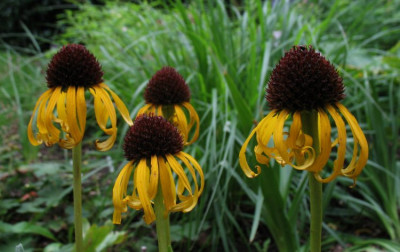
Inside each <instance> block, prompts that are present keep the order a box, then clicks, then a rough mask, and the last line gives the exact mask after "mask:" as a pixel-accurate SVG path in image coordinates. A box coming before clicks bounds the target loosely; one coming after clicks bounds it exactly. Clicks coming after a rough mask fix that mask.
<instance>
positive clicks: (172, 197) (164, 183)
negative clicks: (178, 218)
mask: <svg viewBox="0 0 400 252" xmlns="http://www.w3.org/2000/svg"><path fill="white" fill-rule="evenodd" d="M158 165H159V169H160V171H159V172H160V183H161V189H162V194H163V197H164V204H165V208H166V210H167V211H169V210H170V209H171V208H172V207H173V206H174V205H175V204H176V193H175V182H174V178H173V177H172V173H171V168H170V167H169V166H168V165H167V164H166V162H165V161H164V158H163V157H158Z"/></svg>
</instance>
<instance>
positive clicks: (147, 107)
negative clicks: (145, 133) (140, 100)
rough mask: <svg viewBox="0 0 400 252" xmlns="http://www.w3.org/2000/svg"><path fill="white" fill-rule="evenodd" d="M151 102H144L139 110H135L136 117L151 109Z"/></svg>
mask: <svg viewBox="0 0 400 252" xmlns="http://www.w3.org/2000/svg"><path fill="white" fill-rule="evenodd" d="M151 106H152V105H151V104H146V105H144V106H143V107H142V108H141V109H139V111H138V112H137V115H136V118H137V117H139V116H141V115H143V114H147V111H148V110H151Z"/></svg>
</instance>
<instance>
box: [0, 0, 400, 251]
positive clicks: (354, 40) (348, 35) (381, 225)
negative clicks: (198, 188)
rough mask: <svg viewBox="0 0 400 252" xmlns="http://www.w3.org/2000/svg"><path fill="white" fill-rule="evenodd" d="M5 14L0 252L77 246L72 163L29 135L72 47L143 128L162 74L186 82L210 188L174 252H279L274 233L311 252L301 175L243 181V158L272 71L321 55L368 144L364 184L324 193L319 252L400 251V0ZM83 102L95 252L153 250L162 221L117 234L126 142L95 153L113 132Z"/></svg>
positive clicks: (100, 6) (180, 221)
mask: <svg viewBox="0 0 400 252" xmlns="http://www.w3.org/2000/svg"><path fill="white" fill-rule="evenodd" d="M0 6H1V8H0V10H1V11H0V17H1V19H2V22H1V24H0V216H1V219H0V251H14V250H16V249H21V248H22V247H23V249H24V251H42V250H44V251H70V250H71V249H72V242H73V224H72V221H73V216H72V215H73V207H72V183H71V182H72V165H71V153H70V152H68V151H65V150H62V149H61V148H59V147H58V146H53V147H51V148H46V147H44V146H40V147H33V146H31V145H30V143H29V142H28V140H27V137H26V127H27V124H28V120H29V117H30V115H31V113H32V109H33V107H34V104H35V102H36V99H37V98H38V97H39V96H40V95H41V94H42V93H43V92H44V91H45V90H46V84H45V71H46V65H47V63H48V62H49V60H50V59H51V57H52V55H54V53H55V52H56V51H57V50H58V49H59V48H60V47H61V46H62V45H64V44H67V43H81V44H84V45H85V46H87V47H88V49H89V50H90V51H92V52H93V54H95V55H96V57H97V58H98V60H99V61H100V62H101V64H102V66H103V70H104V72H105V76H104V79H105V80H106V83H107V84H108V85H110V86H111V87H112V88H113V90H116V92H117V93H118V95H120V97H121V98H122V99H123V100H124V101H125V103H126V105H127V107H128V108H129V109H130V111H131V115H132V117H133V116H135V114H136V112H137V111H138V109H139V108H140V107H141V106H142V105H143V104H144V101H143V96H142V95H143V90H144V88H145V85H146V84H147V81H148V80H149V79H150V78H151V76H152V75H153V74H154V73H155V72H156V71H157V70H159V69H160V68H161V67H162V66H166V65H169V66H173V67H175V68H176V69H177V70H178V71H179V72H180V73H181V74H182V75H183V76H184V78H185V79H186V80H187V83H188V84H189V86H190V89H191V92H192V99H191V103H192V104H193V105H194V107H195V108H196V110H197V112H198V114H199V116H200V118H201V127H200V130H201V134H200V137H199V140H198V141H197V142H196V143H195V144H194V145H193V146H189V147H187V148H186V149H185V151H186V152H188V153H190V154H191V155H193V156H194V157H195V158H196V159H197V160H198V161H199V163H200V164H201V166H202V167H203V170H204V172H205V178H206V188H205V191H204V193H203V195H202V197H201V199H200V201H199V204H198V206H197V207H196V208H195V209H194V210H193V211H192V212H190V213H187V214H182V213H176V214H172V215H171V225H172V226H171V232H172V234H171V237H172V240H173V247H174V249H175V250H176V251H277V247H278V244H279V243H282V241H276V240H274V239H273V235H274V234H279V233H280V234H284V235H285V237H287V238H288V240H286V241H284V242H286V243H288V244H290V247H292V248H295V249H296V250H298V251H307V250H308V244H307V241H308V233H309V230H308V219H309V210H308V209H309V207H308V191H307V183H306V182H307V179H306V176H305V173H302V172H298V171H295V170H293V169H291V168H289V167H283V168H280V167H278V166H276V165H274V164H272V166H271V167H263V171H262V175H261V176H259V177H258V178H256V179H248V178H246V177H245V176H244V175H243V173H242V171H241V169H240V167H239V165H238V153H239V149H240V147H241V145H242V143H243V142H244V140H245V138H246V137H247V136H248V134H249V132H250V130H251V129H252V127H253V126H254V124H255V123H256V122H257V121H259V120H260V119H261V118H262V117H263V116H264V115H265V114H266V113H267V112H268V106H267V104H266V101H265V99H264V95H265V86H266V84H267V82H268V79H269V75H270V73H271V71H272V69H273V67H274V65H275V64H277V63H278V61H279V59H280V58H281V57H282V56H283V53H284V51H286V50H288V49H290V48H291V46H293V45H295V44H311V45H313V46H314V47H315V48H316V49H317V50H319V51H320V52H321V53H322V54H323V55H324V56H325V57H327V58H328V59H329V60H330V61H331V62H332V63H333V64H335V66H336V67H337V68H338V70H339V72H340V74H341V76H342V77H343V79H344V83H345V85H346V96H347V97H346V98H345V100H344V101H343V102H344V104H345V105H346V106H347V107H348V108H349V109H350V111H351V112H352V113H353V114H354V115H355V116H356V118H357V119H358V121H359V123H360V125H361V127H362V129H363V130H364V132H365V134H366V136H367V139H368V142H369V147H370V158H369V161H368V164H367V166H366V167H365V169H364V171H363V173H362V175H361V176H360V177H359V179H358V181H357V186H356V187H355V188H354V189H351V188H349V186H350V185H351V181H350V180H348V179H346V178H340V179H337V180H336V181H334V182H332V183H330V184H327V185H324V210H325V211H324V213H325V216H324V225H323V251H400V245H399V241H400V221H399V212H400V211H399V206H400V181H399V180H400V161H399V159H400V158H399V157H400V149H399V144H400V139H399V133H400V125H399V124H400V114H399V113H400V105H399V103H400V88H399V84H400V75H399V72H400V41H399V38H400V12H399V10H400V1H398V0H382V1H368V0H360V1H351V0H336V1H335V0H331V1H328V0H319V1H318V0H314V1H312V0H309V1H306V0H302V1H283V0H282V1H257V0H243V1H235V0H231V1H229V0H226V1H222V0H217V1H200V0H198V1H184V2H182V1H173V2H160V1H146V2H141V1H92V2H86V1H44V0H43V1H29V0H25V1H2V3H1V4H0ZM88 106H89V111H88V123H87V130H86V135H85V138H84V142H83V150H84V156H83V161H84V168H83V209H84V211H83V215H84V218H85V219H86V221H85V228H84V234H85V238H84V239H85V246H86V251H143V249H144V248H146V249H147V251H155V250H156V245H155V244H156V235H155V226H154V225H150V226H148V225H145V223H144V221H143V220H142V213H140V212H137V211H129V212H128V214H127V215H126V216H125V218H124V220H123V224H122V225H120V226H114V225H112V224H111V222H110V220H111V217H112V212H113V206H112V201H111V195H112V186H113V182H114V180H115V178H116V176H117V174H118V172H119V170H120V168H121V167H122V166H123V165H124V164H125V163H126V161H125V160H124V158H123V153H122V150H121V144H122V140H123V137H124V134H125V132H126V130H127V126H126V125H123V120H119V123H120V124H119V138H118V141H117V143H116V145H115V146H114V147H113V149H112V150H111V151H108V152H105V153H99V152H96V151H95V149H94V146H93V141H94V140H95V139H97V138H99V137H100V138H101V137H102V134H101V132H99V130H98V128H97V127H96V126H95V125H96V123H95V119H94V116H93V108H92V107H90V106H92V105H91V103H90V102H88ZM349 144H350V145H351V144H352V141H351V139H350V141H349ZM351 154H352V153H348V155H349V156H351ZM248 155H251V154H250V153H249V154H248ZM249 162H250V163H252V164H255V158H254V157H253V158H252V159H251V158H250V160H249ZM328 165H332V163H329V164H328ZM18 251H20V250H18ZM21 251H22V250H21Z"/></svg>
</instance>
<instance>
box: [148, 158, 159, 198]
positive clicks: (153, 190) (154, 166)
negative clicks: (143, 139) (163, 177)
mask: <svg viewBox="0 0 400 252" xmlns="http://www.w3.org/2000/svg"><path fill="white" fill-rule="evenodd" d="M159 177H160V176H159V172H158V160H157V156H156V155H153V156H151V175H150V185H149V198H150V199H151V200H152V199H154V198H155V197H156V195H157V191H158V180H159Z"/></svg>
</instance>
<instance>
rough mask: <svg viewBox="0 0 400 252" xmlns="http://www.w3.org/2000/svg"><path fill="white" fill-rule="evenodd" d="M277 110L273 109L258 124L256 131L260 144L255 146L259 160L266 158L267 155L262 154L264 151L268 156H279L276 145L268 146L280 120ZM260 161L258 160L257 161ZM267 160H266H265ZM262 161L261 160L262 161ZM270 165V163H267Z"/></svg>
mask: <svg viewBox="0 0 400 252" xmlns="http://www.w3.org/2000/svg"><path fill="white" fill-rule="evenodd" d="M275 115H276V111H275V110H273V111H271V112H270V113H269V114H268V115H267V116H266V117H265V118H264V119H263V120H261V122H260V123H259V124H258V127H257V128H258V130H257V132H256V139H257V143H258V145H257V146H256V147H255V148H257V151H256V152H255V154H256V159H257V160H264V158H265V156H263V155H262V153H264V154H265V155H266V156H267V157H268V158H271V157H272V158H275V159H277V158H279V157H277V156H276V154H277V151H276V149H275V148H274V147H272V148H271V147H268V143H269V141H270V139H271V136H272V133H273V131H274V130H275V128H276V124H277V122H278V120H277V119H278V117H277V116H275ZM257 162H258V161H257ZM264 162H265V160H264ZM260 163H261V162H260ZM265 164H266V165H268V163H265Z"/></svg>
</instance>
